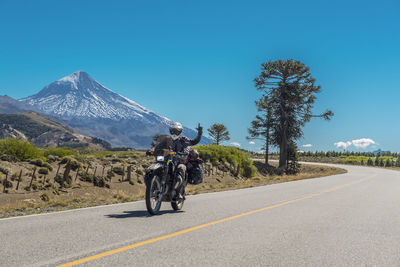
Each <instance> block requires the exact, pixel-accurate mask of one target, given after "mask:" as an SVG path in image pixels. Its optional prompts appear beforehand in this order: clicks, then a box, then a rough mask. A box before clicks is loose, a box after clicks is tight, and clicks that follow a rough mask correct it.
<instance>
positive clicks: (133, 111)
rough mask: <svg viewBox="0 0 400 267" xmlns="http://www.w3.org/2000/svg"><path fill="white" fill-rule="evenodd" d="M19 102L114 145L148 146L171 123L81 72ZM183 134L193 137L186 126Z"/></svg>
mask: <svg viewBox="0 0 400 267" xmlns="http://www.w3.org/2000/svg"><path fill="white" fill-rule="evenodd" d="M21 101H23V102H25V103H27V104H30V105H32V106H34V107H35V108H36V109H38V110H39V111H40V112H41V113H43V114H46V115H47V116H50V117H51V118H55V119H56V120H57V121H59V122H62V123H63V124H65V125H68V126H70V127H72V128H73V129H74V130H75V131H77V132H79V133H81V134H84V135H89V136H98V137H99V138H102V139H104V140H107V141H108V142H110V143H111V144H112V145H113V146H124V147H125V146H130V147H134V148H148V147H149V146H150V144H151V141H152V137H153V136H155V135H157V134H167V133H168V128H169V127H170V126H171V125H172V124H173V123H174V121H173V120H171V119H169V118H167V117H164V116H162V115H159V114H157V113H155V112H153V111H151V110H149V109H147V108H146V107H144V106H141V105H140V104H138V103H136V102H134V101H133V100H131V99H129V98H127V97H124V96H122V95H119V94H118V93H115V92H114V91H112V90H110V89H108V88H107V87H105V86H103V85H102V84H100V83H99V82H97V81H96V80H94V79H93V78H92V77H91V76H90V75H89V74H87V73H86V72H84V71H76V72H74V73H72V74H71V75H68V76H65V77H63V78H61V79H59V80H57V81H55V82H53V83H50V84H49V85H47V86H45V87H44V88H43V89H42V90H41V91H40V92H39V93H37V94H35V95H32V96H29V97H26V98H23V99H21ZM184 134H185V135H186V136H188V137H189V138H194V137H195V136H196V132H195V131H194V130H192V129H190V128H187V127H184ZM202 143H209V139H207V138H203V141H202Z"/></svg>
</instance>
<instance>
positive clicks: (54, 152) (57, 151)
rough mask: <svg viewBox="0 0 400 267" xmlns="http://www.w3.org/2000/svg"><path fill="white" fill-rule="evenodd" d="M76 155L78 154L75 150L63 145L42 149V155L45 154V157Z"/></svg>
mask: <svg viewBox="0 0 400 267" xmlns="http://www.w3.org/2000/svg"><path fill="white" fill-rule="evenodd" d="M77 155H78V153H77V152H75V151H74V150H72V149H70V148H65V147H49V148H44V149H43V156H45V157H46V158H49V157H50V158H51V156H52V157H58V158H63V157H66V156H77Z"/></svg>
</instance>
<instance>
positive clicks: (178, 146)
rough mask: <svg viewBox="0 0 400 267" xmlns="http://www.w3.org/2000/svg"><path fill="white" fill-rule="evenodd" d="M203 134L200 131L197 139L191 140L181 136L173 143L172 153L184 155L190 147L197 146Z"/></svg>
mask: <svg viewBox="0 0 400 267" xmlns="http://www.w3.org/2000/svg"><path fill="white" fill-rule="evenodd" d="M202 134H203V132H202V131H198V132H197V136H196V138H195V139H189V138H187V137H186V136H181V137H180V138H178V139H176V140H174V141H173V144H172V151H175V152H181V153H182V152H184V150H185V148H187V147H188V146H194V145H197V144H198V143H199V142H200V140H201V135H202Z"/></svg>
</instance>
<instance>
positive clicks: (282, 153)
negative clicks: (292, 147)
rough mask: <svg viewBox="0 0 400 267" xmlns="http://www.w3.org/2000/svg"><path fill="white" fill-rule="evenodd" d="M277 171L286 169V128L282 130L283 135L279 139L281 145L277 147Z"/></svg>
mask: <svg viewBox="0 0 400 267" xmlns="http://www.w3.org/2000/svg"><path fill="white" fill-rule="evenodd" d="M279 154H280V155H279V169H286V168H287V158H288V141H287V134H286V127H284V128H283V134H282V138H281V144H280V146H279Z"/></svg>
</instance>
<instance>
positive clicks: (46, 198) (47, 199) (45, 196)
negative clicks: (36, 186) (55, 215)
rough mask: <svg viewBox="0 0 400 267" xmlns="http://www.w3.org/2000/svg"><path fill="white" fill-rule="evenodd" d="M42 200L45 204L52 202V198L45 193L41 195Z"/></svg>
mask: <svg viewBox="0 0 400 267" xmlns="http://www.w3.org/2000/svg"><path fill="white" fill-rule="evenodd" d="M40 199H41V200H43V201H44V202H48V201H49V200H50V197H49V196H48V195H47V194H46V193H44V194H41V195H40Z"/></svg>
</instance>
